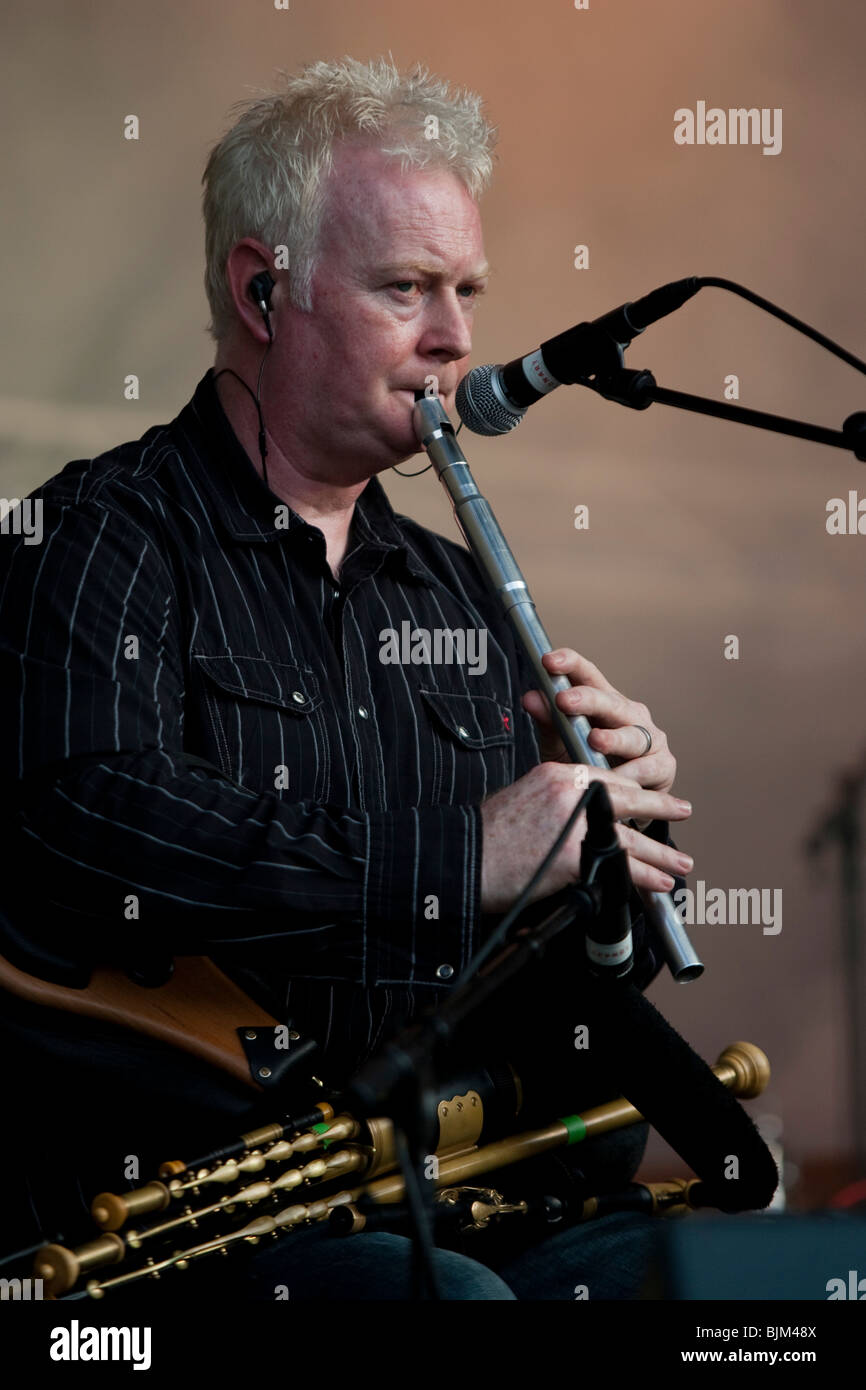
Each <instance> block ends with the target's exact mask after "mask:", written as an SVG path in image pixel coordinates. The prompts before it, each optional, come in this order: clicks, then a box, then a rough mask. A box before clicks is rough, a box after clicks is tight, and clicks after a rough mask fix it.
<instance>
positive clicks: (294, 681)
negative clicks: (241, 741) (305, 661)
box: [193, 652, 322, 714]
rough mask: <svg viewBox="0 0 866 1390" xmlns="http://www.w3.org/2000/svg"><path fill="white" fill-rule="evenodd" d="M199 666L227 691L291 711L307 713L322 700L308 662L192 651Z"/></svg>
mask: <svg viewBox="0 0 866 1390" xmlns="http://www.w3.org/2000/svg"><path fill="white" fill-rule="evenodd" d="M193 660H194V661H196V662H197V663H198V667H199V670H201V671H203V672H204V674H205V675H206V676H207V677H209V679H210V680H212V681H213V682H214V684H215V685H218V686H219V687H220V689H221V690H225V691H227V692H228V693H229V694H230V695H235V696H240V698H241V699H244V700H258V701H259V702H260V703H261V704H265V705H279V707H280V708H281V709H285V710H289V711H290V712H291V713H292V714H309V713H310V712H311V711H312V710H314V709H317V708H318V706H319V705H320V704H321V703H322V696H321V694H320V693H319V681H318V677H317V676H315V675H314V673H313V672H312V671H311V670H310V668H309V667H308V666H293V665H290V664H289V663H287V662H280V661H270V660H269V659H268V658H267V657H264V656H210V655H207V654H205V653H203V652H193Z"/></svg>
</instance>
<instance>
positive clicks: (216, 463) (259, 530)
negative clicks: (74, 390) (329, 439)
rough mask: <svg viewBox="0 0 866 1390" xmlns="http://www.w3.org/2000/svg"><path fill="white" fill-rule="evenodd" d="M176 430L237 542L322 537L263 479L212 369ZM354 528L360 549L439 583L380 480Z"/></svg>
mask: <svg viewBox="0 0 866 1390" xmlns="http://www.w3.org/2000/svg"><path fill="white" fill-rule="evenodd" d="M175 424H176V425H177V426H178V427H179V429H180V430H181V431H182V432H183V434H184V435H186V436H187V437H188V439H190V440H191V442H192V443H193V444H194V445H195V450H194V459H195V463H196V464H197V465H198V469H197V471H198V474H199V477H200V478H201V480H202V482H203V490H204V492H205V494H206V495H207V496H208V497H209V498H210V500H211V502H212V503H213V509H214V513H215V517H216V520H217V522H218V524H219V525H221V526H222V527H223V529H224V530H225V531H227V532H228V534H229V535H230V536H231V537H232V539H233V540H235V541H241V542H253V543H255V542H259V541H282V542H283V543H284V544H285V543H289V544H291V545H292V546H294V545H295V544H296V543H297V542H298V541H299V540H302V539H306V537H307V536H308V535H309V534H310V533H313V534H314V535H315V536H318V537H322V532H321V531H320V530H319V528H318V527H317V526H313V525H311V523H310V522H307V521H305V520H304V518H303V517H301V516H299V515H298V514H297V512H294V511H292V509H291V507H289V506H288V505H287V504H286V503H285V502H282V501H281V500H280V498H279V497H277V496H276V494H275V493H273V492H271V490H270V488H269V487H266V485H265V483H264V482H263V480H262V479H261V478H260V477H259V474H258V473H257V472H256V470H255V468H254V467H253V465H252V463H251V462H250V459H249V458H248V456H247V453H246V451H245V449H244V448H243V446H242V445H241V443H240V440H239V439H238V437H237V435H236V434H235V432H234V430H233V429H232V427H231V424H230V423H229V420H228V417H227V415H226V413H225V411H224V410H223V407H222V404H221V402H220V399H219V396H218V394H217V390H216V384H215V381H214V373H213V369H212V368H209V369H208V371H207V372H206V373H205V375H204V376H203V377H202V379H201V381H200V382H199V384H198V386H197V387H196V390H195V394H194V395H193V398H192V400H191V401H189V403H188V404H187V405H185V406H184V408H183V410H182V411H181V412H180V415H179V416H178V417H177V420H176V421H175ZM278 509H279V511H278ZM278 517H279V525H278V524H277V518H278ZM353 528H354V531H355V536H356V543H357V542H358V541H360V542H361V544H363V545H365V546H370V547H371V548H373V549H376V550H382V551H385V552H389V554H390V555H391V556H392V557H393V559H392V563H393V564H394V565H395V566H396V567H398V568H402V569H404V570H406V571H408V573H409V574H411V575H412V576H414V577H415V578H416V579H421V580H423V581H424V582H425V583H427V584H435V583H436V582H437V581H436V579H435V576H434V575H433V574H432V573H431V571H430V570H429V569H428V568H427V566H426V565H425V564H424V563H423V561H422V560H421V559H420V557H419V556H417V555H416V554H414V553H412V552H411V551H410V549H409V545H408V541H407V538H406V536H405V534H404V532H403V530H402V528H401V526H400V519H399V518H398V516H397V514H396V512H395V511H394V509H393V507H392V506H391V503H390V502H389V500H388V497H387V494H386V492H385V489H384V488H383V487H382V484H381V483H380V482H379V479H378V478H376V477H372V478H370V480H369V481H368V483H367V486H366V487H365V488H364V491H363V492H362V493H361V494H360V496H359V497H358V500H357V501H356V503H355V512H354V516H353Z"/></svg>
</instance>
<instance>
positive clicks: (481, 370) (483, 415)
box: [454, 366, 526, 435]
mask: <svg viewBox="0 0 866 1390" xmlns="http://www.w3.org/2000/svg"><path fill="white" fill-rule="evenodd" d="M498 370H499V368H498V367H490V366H487V367H473V369H472V371H471V372H468V373H467V375H466V376H465V377H464V378H463V380H462V381H461V383H460V385H459V386H458V387H457V394H456V396H455V398H454V403H455V405H456V407H457V413H458V415H459V416H460V419H461V420H462V421H463V423H464V425H465V426H466V428H467V429H470V430H472V433H473V434H487V435H493V434H507V433H508V431H509V430H513V429H514V427H515V425H519V424H520V422H521V420H522V419H523V417H524V415H525V414H526V411H525V410H519V409H517V410H516V409H515V408H514V407H513V406H511V407H509V406H507V405H505V403H504V402H503V401H502V400H501V398H500V396H499V395H498V394H497V392H496V390H495V387H494V378H495V375H496V373H497V372H498Z"/></svg>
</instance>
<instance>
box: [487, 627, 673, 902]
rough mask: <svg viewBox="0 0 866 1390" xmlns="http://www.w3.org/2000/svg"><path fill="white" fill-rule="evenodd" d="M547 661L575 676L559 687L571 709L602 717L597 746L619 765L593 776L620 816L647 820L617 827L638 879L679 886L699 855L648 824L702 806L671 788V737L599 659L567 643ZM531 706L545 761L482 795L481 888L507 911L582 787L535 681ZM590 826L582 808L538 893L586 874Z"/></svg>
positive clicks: (593, 736) (591, 771)
mask: <svg viewBox="0 0 866 1390" xmlns="http://www.w3.org/2000/svg"><path fill="white" fill-rule="evenodd" d="M542 660H543V661H544V665H545V666H546V668H547V670H548V671H550V673H551V675H557V676H567V677H568V679H569V680H570V681H571V685H572V688H571V690H562V691H560V692H559V693H558V694H557V696H556V703H557V705H558V707H559V708H560V709H561V710H562V712H563V713H564V714H566V715H575V714H583V715H585V716H586V718H587V719H588V720H589V721H590V723H591V724H592V725H593V728H592V731H591V733H590V734H589V744H590V747H592V748H594V749H595V750H596V751H597V752H599V753H603V754H604V756H605V757H606V758H607V759H608V760H609V762H610V763H611V765H612V766H611V768H610V770H609V771H604V770H602V769H599V768H592V767H588V768H582V769H581V772H582V774H585V777H586V778H587V779H588V780H589V781H596V780H600V781H603V782H604V783H605V785H606V787H607V790H608V795H609V796H610V801H611V806H612V807H613V813H614V816H615V817H616V818H617V820H633V821H634V822H635V824H636V826H637V827H638V828H637V829H633V828H632V827H631V826H626V825H619V826H618V827H617V834H618V836H619V841H620V844H621V845H622V846H623V848H624V849H625V850H627V851H628V856H629V869H630V871H631V876H632V881H633V882H634V885H635V887H636V888H642V889H645V890H651V891H657V892H670V890H671V889H672V888H673V886H674V881H673V877H672V875H673V874H684V873H688V872H689V870H690V869H691V868H692V867H693V862H692V860H691V858H690V857H689V855H687V854H683V853H681V852H680V851H679V850H676V849H671V848H670V846H668V845H661V844H659V843H658V842H657V841H656V840H651V839H650V838H649V837H648V836H646V835H643V834H641V833H640V832H641V830H642V829H645V828H646V826H648V825H649V824H650V822H651V821H653V820H665V821H681V820H686V819H687V818H688V817H689V816H690V815H691V813H692V808H691V806H690V805H689V803H688V802H687V801H681V800H680V799H679V798H678V797H675V796H672V795H671V787H672V786H673V781H674V777H675V776H676V770H677V763H676V759H675V758H674V756H673V754H672V753H671V751H670V749H669V748H668V741H667V736H666V735H665V733H664V731H663V730H662V729H660V728H658V726H657V725H656V724H655V723H654V722H653V717H652V715H651V714H650V712H649V710H648V709H647V707H646V705H643V704H638V703H636V702H635V701H634V700H629V699H627V698H626V696H625V695H623V694H621V693H620V691H618V690H615V689H614V687H613V686H612V685H611V684H610V681H608V680H606V679H605V677H604V676H603V675H602V673H601V671H599V669H598V667H597V666H593V664H592V662H591V661H587V660H586V658H585V657H583V656H580V655H579V654H578V653H577V652H574V651H572V650H571V649H570V648H568V647H560V648H559V649H558V650H557V651H554V652H548V653H546V655H545V656H544V657H543V658H542ZM523 707H524V709H525V710H526V711H527V712H528V713H529V714H531V715H532V717H533V719H535V721H536V723H537V724H538V726H539V732H540V742H541V756H542V759H543V761H542V763H541V765H540V766H539V767H537V768H533V769H532V771H531V772H529V773H527V775H526V776H525V777H521V778H520V779H519V781H517V782H515V783H514V785H513V786H511V787H505V788H503V790H502V791H500V792H497V793H496V794H495V796H491V797H489V798H488V800H487V801H485V802H484V803H483V804H482V807H481V815H482V823H483V827H484V848H483V858H482V870H481V897H482V910H483V911H485V912H501V911H504V910H506V909H507V908H508V907H510V906H511V904H512V903H513V902H514V900H515V899H516V897H517V895H518V893H519V892H521V890H522V889H523V887H524V886H525V885H526V883H527V882H528V881H529V878H530V876H531V874H532V873H533V871H534V869H536V868H537V867H538V864H539V862H540V861H541V859H542V857H543V855H544V853H545V851H546V850H547V849H549V848H550V846H551V845H552V844H553V842H554V840H555V839H556V837H557V835H558V834H559V832H560V831H561V830H562V827H563V826H564V824H565V822H566V820H567V819H568V817H569V815H570V814H571V812H572V811H573V810H574V807H575V804H576V802H577V800H578V799H579V797H580V795H581V790H580V789H579V787H578V783H577V781H576V779H575V770H576V767H575V764H574V763H572V762H571V759H570V758H569V755H568V754H567V753H566V751H565V748H564V746H563V743H562V740H561V738H560V737H559V734H558V733H557V732H556V729H555V728H554V725H553V721H552V719H551V717H550V712H549V710H548V707H547V700H546V699H545V697H544V696H543V695H542V694H541V692H540V691H539V690H530V691H527V693H526V694H525V695H524V697H523ZM644 730H646V733H644ZM647 738H649V743H648V742H647ZM563 764H568V766H567V767H565V766H563ZM584 785H585V784H584ZM585 833H586V817H585V816H581V817H580V819H579V820H578V821H577V823H576V825H575V827H574V830H573V832H572V834H571V835H570V836H569V839H568V840H567V842H566V844H565V845H564V846H563V848H562V850H561V851H560V853H559V855H558V856H557V858H556V859H555V860H554V863H553V866H552V868H551V870H550V871H549V872H548V874H546V875H545V877H544V878H543V879H542V881H541V883H540V885H539V887H538V889H537V891H536V894H535V896H536V897H539V898H541V897H548V896H549V895H550V894H551V893H556V892H558V891H559V889H560V888H564V887H565V886H566V885H567V884H568V883H573V882H576V880H577V879H578V877H579V872H580V845H581V841H582V840H583V837H584V835H585Z"/></svg>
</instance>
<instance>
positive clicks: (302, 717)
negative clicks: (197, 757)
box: [192, 652, 325, 798]
mask: <svg viewBox="0 0 866 1390" xmlns="http://www.w3.org/2000/svg"><path fill="white" fill-rule="evenodd" d="M192 660H193V670H194V674H197V675H198V677H199V679H198V680H197V681H196V683H195V688H196V689H197V690H198V691H200V698H201V706H200V709H199V711H198V713H199V720H198V724H199V730H200V734H201V736H202V737H203V738H204V740H205V741H209V742H210V745H211V746H210V750H209V752H210V756H211V757H212V759H213V761H214V762H215V763H217V765H218V766H219V767H221V768H222V770H223V771H224V772H226V773H227V774H228V775H229V776H230V777H233V778H234V779H235V781H237V782H242V783H243V785H244V786H247V787H250V788H251V789H253V790H259V791H275V790H276V791H279V792H281V793H282V794H283V795H291V796H294V797H295V798H297V797H298V795H299V793H300V792H301V787H302V785H304V783H305V779H306V777H307V776H308V775H311V776H312V782H311V783H309V784H307V786H306V790H305V791H304V793H303V794H304V795H310V794H311V793H312V784H313V783H314V782H315V781H316V770H317V769H318V768H319V767H320V766H321V760H320V758H319V757H318V756H317V752H316V750H317V748H318V747H319V746H320V744H321V740H322V737H323V730H322V726H321V718H320V715H319V713H318V711H319V710H320V707H321V705H322V702H323V697H322V693H321V690H320V688H319V681H318V677H317V676H316V675H315V673H314V672H313V671H312V670H310V669H309V667H305V666H300V665H292V664H290V663H287V662H279V661H271V660H269V659H268V658H266V657H258V656H234V655H232V656H229V655H227V654H226V655H223V654H211V653H205V652H194V653H193V657H192ZM307 762H308V763H309V767H307V766H305V764H306V763H307ZM312 794H314V795H320V796H323V795H324V794H325V792H324V789H317V792H316V793H312Z"/></svg>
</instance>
